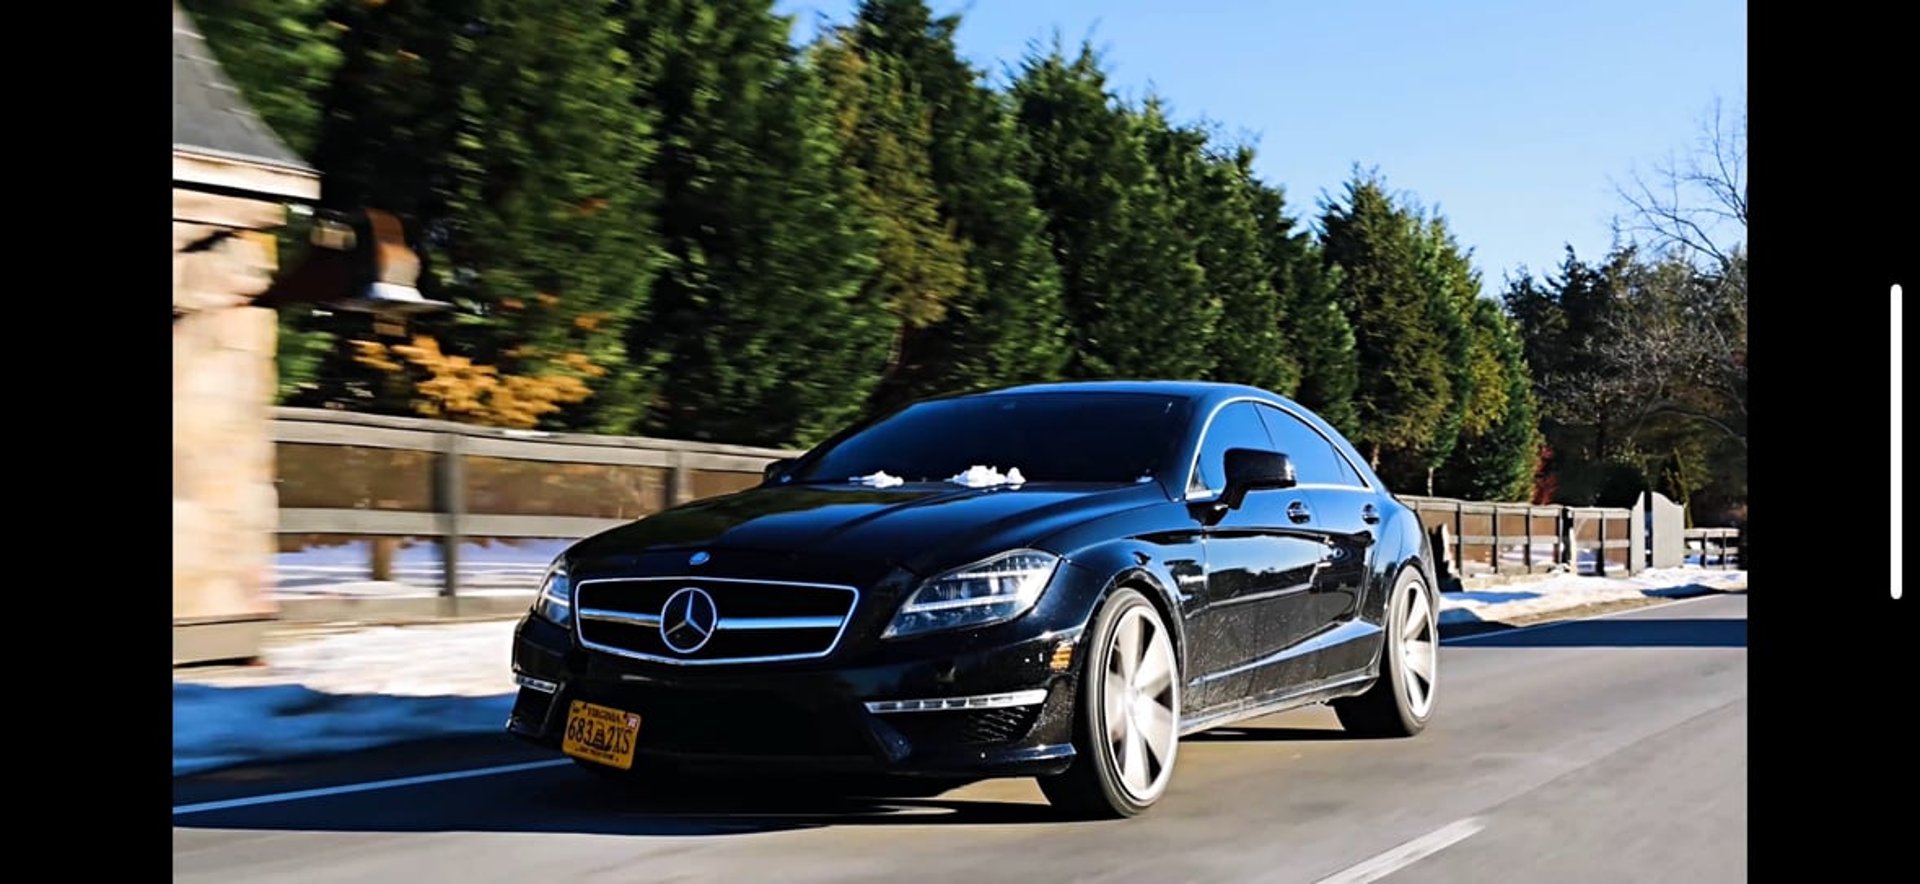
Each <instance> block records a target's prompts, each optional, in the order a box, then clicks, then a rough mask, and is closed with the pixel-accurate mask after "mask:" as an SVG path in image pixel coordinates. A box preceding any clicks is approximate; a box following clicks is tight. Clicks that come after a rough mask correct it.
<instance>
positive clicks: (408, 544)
mask: <svg viewBox="0 0 1920 884" xmlns="http://www.w3.org/2000/svg"><path fill="white" fill-rule="evenodd" d="M273 434H274V447H275V463H276V484H277V485H278V489H279V495H280V523H279V529H278V534H279V553H280V554H279V557H278V561H277V562H276V572H277V574H276V584H277V585H278V587H279V588H280V589H281V590H282V591H285V590H288V589H289V588H292V589H296V590H297V589H299V588H300V587H302V586H307V587H314V588H324V587H346V588H348V589H351V588H352V587H353V586H354V585H355V584H367V583H379V584H393V583H403V584H404V583H411V584H414V585H417V586H420V587H423V588H426V587H431V588H433V589H436V590H438V593H439V594H440V595H442V596H453V595H455V594H457V593H459V592H461V591H462V584H463V582H468V583H474V584H477V585H476V586H475V587H474V589H476V590H479V591H484V590H486V589H489V588H493V589H515V590H520V589H526V588H530V585H532V584H537V582H538V579H539V576H540V571H541V570H542V569H543V568H544V563H545V562H546V561H550V560H551V557H552V556H551V552H550V551H549V548H552V547H556V546H560V545H564V544H565V543H567V542H570V541H572V540H574V539H578V538H580V537H585V536H587V535H589V534H592V533H594V532H596V531H600V530H603V529H605V528H609V527H613V526H615V525H619V524H622V523H625V522H628V521H631V520H633V519H636V518H639V517H641V516H645V515H647V514H649V513H653V512H657V511H659V510H662V509H665V508H667V507H668V506H672V505H675V504H679V503H684V502H686V501H690V500H695V499H698V498H703V497H712V496H714V495H718V494H724V493H727V492H730V491H736V490H739V489H742V488H746V487H749V486H751V485H754V484H757V483H758V482H759V481H760V478H761V476H762V473H763V471H764V469H765V467H766V465H767V464H768V463H770V462H771V461H773V460H775V459H778V458H782V457H790V456H792V455H793V454H795V452H791V451H782V450H777V449H771V448H753V447H747V446H740V445H718V444H710V443H701V442H681V441H673V440H667V439H650V438H644V437H622V436H596V435H585V434H572V433H545V432H530V431H521V430H508V429H498V428H491V427H475V426H468V425H465V424H455V423H448V422H444V421H430V420H420V419H413V418H393V417H380V416H373V415H363V414H348V413H344V412H336V411H324V410H317V409H293V408H281V409H276V410H275V413H274V422H273ZM464 559H472V561H464Z"/></svg>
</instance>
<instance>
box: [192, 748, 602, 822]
mask: <svg viewBox="0 0 1920 884" xmlns="http://www.w3.org/2000/svg"><path fill="white" fill-rule="evenodd" d="M572 763H573V760H572V759H568V758H557V759H549V760H546V761H528V762H524V763H521V764H502V765H499V766H497V767H477V768H473V769H471V770H455V771H448V772H446V773H437V774H423V775H421V776H417V777H400V778H398V779H392V780H374V781H373V782H370V783H348V784H347V785H344V786H328V787H326V788H324V789H301V790H300V791H298V792H277V793H274V794H272V795H251V796H248V797H246V798H229V799H227V800H225V801H203V802H201V803H199V804H181V805H177V806H175V807H174V809H173V815H174V816H179V815H181V814H185V813H206V812H207V811H210V810H231V809H233V808H236V807H255V806H258V805H261V804H279V803H281V802H284V801H302V800H305V799H308V798H326V797H328V796H331V795H351V794H353V793H355V792H376V791H379V790H381V789H399V788H403V787H406V786H421V785H425V784H427V783H444V782H446V781H448V780H468V779H473V778H474V777H492V776H499V775H500V774H510V773H519V772H520V771H523V770H539V769H541V768H545V767H559V766H561V765H565V764H572Z"/></svg>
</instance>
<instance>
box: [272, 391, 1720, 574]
mask: <svg viewBox="0 0 1920 884" xmlns="http://www.w3.org/2000/svg"><path fill="white" fill-rule="evenodd" d="M273 432H274V443H275V449H276V452H275V454H276V483H277V485H278V490H279V496H280V504H279V505H280V522H279V528H278V535H279V554H278V556H277V558H276V561H275V574H274V584H275V587H276V590H275V591H276V594H278V595H279V596H280V597H282V598H283V599H284V598H289V597H299V596H303V595H304V596H309V597H325V598H342V597H353V596H360V595H366V596H373V595H378V594H380V593H387V594H392V593H393V592H394V590H395V588H396V586H399V587H402V588H405V587H411V588H412V589H413V590H416V591H418V592H420V593H425V594H431V595H437V596H439V597H441V598H442V599H443V600H446V599H452V598H454V597H455V596H456V595H460V596H466V597H469V598H470V599H472V598H473V597H482V598H484V597H486V596H489V595H492V596H494V597H496V598H497V599H498V600H499V601H502V602H504V601H506V599H505V598H504V597H501V596H502V593H524V592H527V591H530V590H532V589H534V588H536V587H537V586H538V583H539V579H540V577H541V574H542V573H543V571H544V569H545V567H546V565H547V563H548V562H550V561H552V559H553V556H554V555H556V554H557V553H558V552H559V551H560V550H561V549H563V548H564V547H565V546H566V545H567V544H569V543H571V542H573V541H574V540H576V539H578V538H580V537H584V536H587V535H589V534H592V533H594V532H596V531H600V530H603V529H606V528H609V527H613V526H616V525H620V524H623V523H625V522H629V521H632V520H633V519H637V518H640V517H642V516H645V515H648V514H650V513H654V512H657V511H659V510H662V509H665V508H667V507H669V506H672V505H676V504H679V503H684V502H687V501H691V500H696V499H699V498H704V497H711V496H714V495H718V494H724V493H727V492H731V491H736V490H739V489H742V488H747V487H750V486H752V485H754V484H757V483H758V482H759V481H760V478H761V476H762V474H763V471H764V469H765V467H766V465H767V464H768V463H769V462H771V461H773V460H775V459H778V458H783V457H791V456H794V455H796V454H798V452H794V451H784V450H779V449H771V448H753V447H747V446H739V445H719V444H711V443H701V442H683V441H674V440H667V439H651V438H645V437H621V436H595V435H585V434H570V433H544V432H529V431H519V430H507V429H498V428H491V427H475V426H468V425H465V424H455V423H448V422H444V421H430V420H420V419H415V418H394V417H379V416H373V415H363V414H349V413H345V412H336V411H324V410H317V409H291V408H282V409H276V411H275V414H274V427H273ZM1401 499H1402V500H1404V501H1405V502H1406V503H1407V504H1408V505H1410V506H1412V507H1413V508H1414V509H1415V510H1416V511H1417V512H1418V513H1419V515H1420V520H1421V522H1422V523H1423V524H1424V525H1425V526H1426V527H1427V529H1428V531H1429V532H1430V533H1431V534H1433V535H1434V536H1435V537H1436V550H1437V551H1439V552H1440V555H1441V559H1442V562H1441V564H1442V567H1443V568H1444V569H1445V570H1446V572H1447V574H1448V575H1449V576H1454V577H1477V576H1483V575H1490V574H1535V573H1541V572H1545V571H1550V570H1553V569H1555V568H1558V567H1564V568H1567V569H1569V570H1573V571H1576V572H1579V573H1587V574H1609V575H1613V574H1629V573H1633V572H1636V571H1639V570H1641V569H1643V568H1645V567H1646V566H1647V564H1648V562H1649V548H1650V541H1649V533H1648V530H1647V529H1646V527H1645V526H1642V528H1641V529H1640V530H1633V528H1632V524H1631V523H1632V522H1633V520H1634V519H1635V518H1640V519H1643V520H1645V521H1646V522H1647V523H1649V524H1652V523H1653V522H1654V521H1655V520H1654V519H1651V518H1648V517H1647V515H1646V512H1645V511H1644V509H1642V508H1636V509H1633V510H1628V509H1615V508H1605V507H1568V506H1540V505H1532V504H1524V503H1484V502H1475V501H1463V500H1450V499H1445V498H1433V497H1402V498H1401ZM1669 506H1671V505H1670V504H1669ZM1676 524H1677V523H1676ZM1656 533H1657V532H1656ZM1665 533H1667V534H1669V535H1671V534H1674V533H1675V532H1672V531H1667V532H1665ZM1652 542H1655V543H1664V544H1667V545H1669V547H1668V548H1670V549H1671V553H1670V558H1671V559H1673V560H1674V561H1675V563H1677V562H1678V560H1679V559H1680V558H1681V555H1682V552H1681V550H1680V549H1679V548H1678V546H1679V543H1678V538H1676V537H1666V538H1655V539H1654V540H1653V541H1652ZM1686 543H1687V546H1688V549H1687V551H1686V555H1687V556H1688V558H1690V559H1691V560H1694V561H1698V562H1700V563H1701V564H1706V565H1709V566H1712V567H1735V565H1734V564H1732V563H1733V562H1735V561H1736V560H1737V553H1738V552H1739V547H1738V532H1737V531H1736V530H1734V529H1725V528H1719V529H1715V528H1707V529H1698V528H1696V529H1690V530H1688V531H1686ZM1695 547H1697V548H1698V551H1697V552H1695V549H1694V548H1695Z"/></svg>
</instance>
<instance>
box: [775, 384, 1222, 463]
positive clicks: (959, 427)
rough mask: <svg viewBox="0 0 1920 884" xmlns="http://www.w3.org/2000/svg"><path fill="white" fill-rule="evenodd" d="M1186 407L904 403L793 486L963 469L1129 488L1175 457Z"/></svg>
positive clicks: (1057, 397) (1009, 400)
mask: <svg viewBox="0 0 1920 884" xmlns="http://www.w3.org/2000/svg"><path fill="white" fill-rule="evenodd" d="M1187 412H1188V403H1187V400H1185V399H1182V398H1179V397H1173V396H1162V395H1154V394H1145V393H1020V394H1005V395H995V396H973V397H966V398H960V399H939V400H934V401H930V402H922V403H919V404H916V405H911V406H908V407H907V408H905V409H902V410H900V411H898V412H895V413H894V414H892V415H890V416H888V417H885V418H882V419H880V420H878V421H875V422H874V423H872V424H869V425H867V426H865V427H862V428H859V429H857V430H855V431H854V432H852V433H851V434H849V435H847V436H844V437H842V438H841V439H839V440H838V441H834V442H830V443H828V444H827V445H826V446H825V447H823V448H822V449H820V450H819V451H816V452H814V453H813V454H811V455H809V456H808V457H807V458H806V459H805V461H804V462H803V463H802V464H800V466H799V472H798V473H797V474H796V475H795V477H794V478H795V479H796V480H798V481H802V482H810V483H821V482H846V481H851V480H853V479H855V478H857V477H862V476H873V475H875V474H881V473H884V474H886V475H888V476H893V477H898V478H899V479H902V480H905V481H908V482H928V481H933V482H938V481H945V480H947V479H949V478H952V477H954V476H956V475H959V474H961V473H965V472H967V471H968V470H970V469H972V468H973V467H976V466H978V467H990V468H992V469H994V470H998V471H1001V472H1003V473H1010V472H1011V471H1013V470H1019V471H1020V477H1021V478H1022V479H1024V480H1025V481H1028V482H1136V481H1139V480H1140V479H1141V478H1142V477H1146V476H1151V475H1152V474H1153V473H1154V472H1156V471H1157V470H1158V469H1159V468H1160V467H1161V466H1162V465H1164V464H1165V463H1167V462H1168V461H1170V460H1171V459H1173V458H1174V457H1176V456H1177V453H1176V449H1177V448H1178V447H1179V444H1180V441H1181V436H1182V434H1183V431H1184V430H1185V428H1186V425H1187Z"/></svg>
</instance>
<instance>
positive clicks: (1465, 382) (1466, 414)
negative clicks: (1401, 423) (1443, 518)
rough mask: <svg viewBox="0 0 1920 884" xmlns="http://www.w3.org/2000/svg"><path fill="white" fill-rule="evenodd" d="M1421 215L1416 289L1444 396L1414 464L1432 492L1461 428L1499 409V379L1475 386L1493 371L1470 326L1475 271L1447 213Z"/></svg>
mask: <svg viewBox="0 0 1920 884" xmlns="http://www.w3.org/2000/svg"><path fill="white" fill-rule="evenodd" d="M1409 211H1410V212H1411V213H1412V214H1413V215H1414V217H1416V218H1419V219H1420V225H1421V235H1422V242H1421V259H1420V277H1421V279H1420V293H1421V294H1422V295H1424V297H1425V301H1426V312H1427V321H1428V322H1429V323H1430V325H1431V327H1432V328H1433V330H1434V331H1435V332H1437V333H1438V334H1439V336H1440V339H1441V342H1442V346H1443V348H1444V353H1445V359H1446V365H1447V385H1448V389H1449V396H1448V401H1447V405H1446V408H1445V410H1444V411H1442V412H1441V416H1440V420H1439V421H1437V422H1435V423H1434V424H1433V426H1432V427H1431V428H1430V429H1429V434H1428V437H1427V439H1426V440H1425V442H1423V443H1422V444H1421V445H1420V446H1419V450H1418V452H1417V456H1418V459H1419V465H1420V466H1421V467H1423V468H1424V469H1425V471H1426V476H1425V487H1426V493H1427V494H1433V493H1434V473H1435V471H1437V470H1438V469H1439V468H1440V465H1441V464H1444V463H1446V462H1447V459H1448V458H1449V457H1451V456H1453V452H1454V448H1455V447H1456V446H1457V445H1458V444H1459V442H1460V438H1461V435H1462V434H1463V433H1468V432H1474V433H1478V432H1481V431H1484V429H1485V428H1486V426H1487V425H1489V424H1491V423H1492V422H1493V420H1494V419H1495V418H1497V417H1498V416H1499V413H1500V408H1501V406H1500V404H1499V403H1500V401H1501V400H1503V399H1504V398H1505V395H1506V388H1505V386H1504V385H1500V384H1494V383H1488V384H1487V385H1486V386H1485V387H1484V388H1483V387H1479V386H1476V383H1475V382H1476V380H1479V379H1481V378H1482V377H1483V376H1487V377H1490V376H1492V375H1497V374H1498V369H1497V368H1493V367H1491V366H1490V363H1491V361H1492V358H1493V357H1492V353H1491V351H1490V350H1488V349H1487V345H1486V344H1484V343H1483V342H1481V341H1480V340H1479V339H1478V335H1477V333H1476V331H1475V329H1474V326H1473V312H1474V306H1473V305H1474V302H1475V301H1477V300H1478V299H1479V297H1480V274H1479V272H1478V271H1475V270H1474V269H1473V265H1472V263H1471V261H1470V260H1469V258H1468V255H1467V254H1466V252H1465V251H1463V250H1462V249H1461V248H1460V246H1459V244H1458V243H1457V242H1456V241H1455V240H1454V237H1453V233H1452V232H1451V231H1449V230H1448V229H1447V223H1446V219H1444V218H1441V217H1439V216H1437V215H1436V216H1433V217H1426V216H1425V215H1424V213H1422V212H1420V211H1419V210H1417V209H1412V210H1409Z"/></svg>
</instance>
